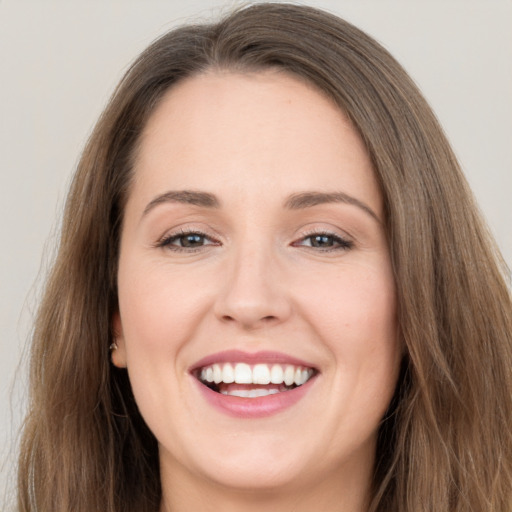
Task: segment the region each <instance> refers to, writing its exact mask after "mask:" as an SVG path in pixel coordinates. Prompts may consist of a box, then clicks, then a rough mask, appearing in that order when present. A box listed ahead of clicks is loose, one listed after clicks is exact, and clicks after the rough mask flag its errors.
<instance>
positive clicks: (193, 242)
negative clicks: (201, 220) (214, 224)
mask: <svg viewBox="0 0 512 512" xmlns="http://www.w3.org/2000/svg"><path fill="white" fill-rule="evenodd" d="M202 243H203V237H202V236H201V235H186V236H184V237H183V239H182V245H183V247H197V246H198V245H202Z"/></svg>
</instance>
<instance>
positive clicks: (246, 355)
mask: <svg viewBox="0 0 512 512" xmlns="http://www.w3.org/2000/svg"><path fill="white" fill-rule="evenodd" d="M215 363H247V364H257V363H266V364H272V363H274V364H293V365H295V366H304V367H306V368H314V367H313V365H311V364H310V363H308V362H307V361H304V360H302V359H297V358H296V357H292V356H289V355H286V354H282V353H280V352H271V351H267V350H266V351H260V352H252V353H251V352H242V351H241V350H225V351H223V352H217V353H216V354H211V355H209V356H206V357H203V359H201V360H199V361H197V363H195V364H194V365H193V366H192V367H191V368H190V372H191V373H192V372H194V370H197V369H199V368H203V367H204V366H210V365H212V364H215Z"/></svg>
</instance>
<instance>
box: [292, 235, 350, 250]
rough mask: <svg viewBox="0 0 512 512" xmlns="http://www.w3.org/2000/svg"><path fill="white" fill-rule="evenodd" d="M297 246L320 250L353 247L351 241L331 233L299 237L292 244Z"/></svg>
mask: <svg viewBox="0 0 512 512" xmlns="http://www.w3.org/2000/svg"><path fill="white" fill-rule="evenodd" d="M293 245H294V246H299V247H311V248H313V249H320V250H321V251H326V252H327V251H334V250H348V249H351V248H352V247H353V245H354V244H353V242H352V241H350V240H346V239H344V238H342V237H340V236H339V235H335V234H333V233H312V234H310V235H307V236H305V237H303V238H301V239H300V240H299V241H297V242H295V243H294V244H293Z"/></svg>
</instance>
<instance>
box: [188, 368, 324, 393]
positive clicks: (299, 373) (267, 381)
mask: <svg viewBox="0 0 512 512" xmlns="http://www.w3.org/2000/svg"><path fill="white" fill-rule="evenodd" d="M317 373H318V372H317V371H316V370H315V369H314V368H308V367H304V366H297V365H292V364H272V365H268V364H262V363H260V364H255V365H250V364H247V363H223V364H212V365H208V366H203V367H201V368H198V369H197V370H195V372H194V376H195V377H196V378H197V379H198V380H199V381H200V382H201V383H202V384H204V385H205V386H207V387H208V388H210V389H211V390H212V391H215V392H216V393H220V394H223V395H228V396H238V397H243V398H257V397H262V396H268V395H275V394H278V393H283V392H286V391H291V390H292V389H295V388H297V387H300V386H303V385H304V384H306V382H308V381H309V380H310V379H311V378H312V377H314V376H315V375H316V374H317Z"/></svg>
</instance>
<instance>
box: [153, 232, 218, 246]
mask: <svg viewBox="0 0 512 512" xmlns="http://www.w3.org/2000/svg"><path fill="white" fill-rule="evenodd" d="M188 236H197V237H202V238H203V239H208V240H211V241H212V242H213V243H210V244H202V245H200V246H198V247H184V246H182V245H173V242H176V241H178V240H180V238H181V239H184V238H186V237H188ZM218 244H219V242H218V241H217V240H214V239H213V238H212V237H211V236H209V235H207V234H206V233H203V232H202V231H199V230H197V229H193V230H181V231H179V232H178V233H173V234H172V235H169V236H164V237H163V238H162V239H161V240H159V241H158V242H157V243H156V247H163V248H166V249H169V250H171V251H176V252H196V251H198V250H201V249H202V248H203V247H205V245H218Z"/></svg>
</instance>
